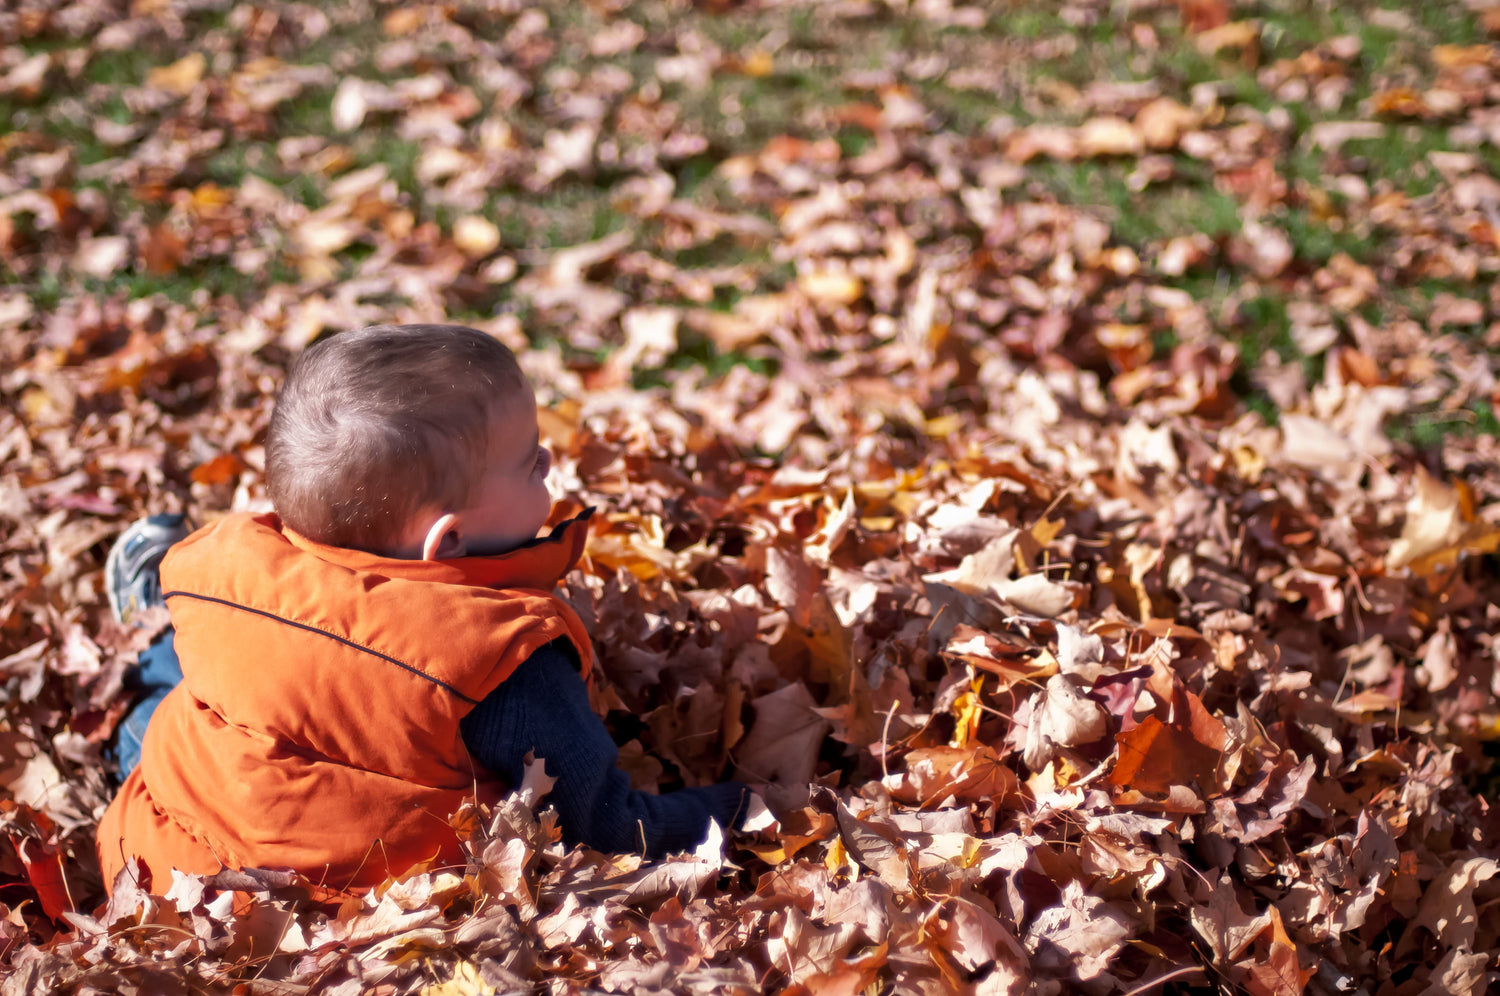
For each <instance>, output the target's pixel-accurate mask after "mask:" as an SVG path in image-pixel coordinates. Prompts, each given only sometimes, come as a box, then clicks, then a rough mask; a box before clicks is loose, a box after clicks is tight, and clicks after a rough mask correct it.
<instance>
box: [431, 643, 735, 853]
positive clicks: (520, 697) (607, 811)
mask: <svg viewBox="0 0 1500 996" xmlns="http://www.w3.org/2000/svg"><path fill="white" fill-rule="evenodd" d="M459 729H460V730H461V731H462V732H463V737H464V744H465V745H466V746H467V747H468V748H469V752H470V753H471V754H473V755H474V757H475V759H476V760H478V761H479V763H480V764H482V765H484V766H485V767H486V768H488V769H489V770H491V771H493V772H495V773H497V774H500V775H504V776H505V777H507V778H509V779H510V782H511V784H512V785H519V784H520V783H521V776H522V773H523V770H522V769H523V765H524V761H525V758H526V754H527V753H528V752H530V753H532V754H533V755H534V756H535V757H538V758H543V759H545V760H546V762H547V774H549V775H551V776H552V777H553V778H555V779H557V784H555V785H553V786H552V791H551V792H549V793H548V794H547V798H546V800H545V801H546V802H550V803H551V804H552V805H554V806H556V807H557V814H558V823H559V825H560V826H561V827H562V832H563V839H564V840H565V841H567V842H568V843H569V844H575V843H584V844H587V845H589V846H590V847H593V848H596V849H597V850H600V851H612V852H622V853H623V852H629V851H634V852H637V853H641V852H644V853H645V854H646V855H647V856H648V857H660V856H662V855H663V854H671V853H673V852H676V851H684V850H691V849H692V848H693V847H695V846H697V845H698V844H701V843H702V842H703V839H704V837H705V836H706V835H707V833H708V820H709V817H712V818H714V819H715V820H718V822H719V825H720V826H722V827H724V828H725V829H728V828H729V827H732V826H737V825H738V823H739V821H740V820H741V819H743V818H744V816H745V807H746V803H747V801H748V797H749V793H748V790H747V789H746V788H745V786H744V785H741V784H740V783H739V782H725V783H723V784H720V785H710V786H706V787H703V788H687V789H681V790H679V791H676V792H668V793H666V794H665V795H650V794H648V793H646V792H638V791H635V790H633V789H631V787H630V776H629V775H627V774H626V773H625V772H623V771H621V770H620V769H619V768H618V767H616V763H617V762H618V759H619V751H618V749H617V748H616V747H615V744H614V741H613V740H611V739H610V737H609V732H608V731H607V730H606V729H605V728H604V724H603V723H602V722H600V720H599V717H598V716H595V715H594V712H593V710H591V709H590V708H589V696H588V688H587V687H586V686H585V685H584V683H583V679H582V678H581V677H579V674H578V665H577V663H576V661H575V659H574V657H573V649H572V647H570V646H567V644H566V642H565V641H562V642H556V643H551V644H548V645H547V646H545V647H543V648H542V649H540V650H538V651H537V652H536V653H534V654H532V655H531V656H530V657H529V658H527V659H526V661H525V662H524V663H523V664H522V665H521V666H520V667H518V668H517V669H516V671H515V673H514V674H512V675H511V676H510V677H509V678H507V679H506V680H505V681H503V682H501V683H500V686H499V687H498V688H496V689H495V690H494V691H493V692H491V693H490V694H489V695H487V696H485V698H484V701H482V702H480V703H479V705H477V706H476V707H475V708H474V711H473V712H471V713H469V715H467V716H465V717H464V719H463V720H462V722H461V723H460V724H459Z"/></svg>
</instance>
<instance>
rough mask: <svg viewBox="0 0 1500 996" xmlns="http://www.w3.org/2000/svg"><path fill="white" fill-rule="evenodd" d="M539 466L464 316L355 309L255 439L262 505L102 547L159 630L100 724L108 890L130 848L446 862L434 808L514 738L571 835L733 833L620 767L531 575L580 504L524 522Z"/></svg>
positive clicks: (504, 374)
mask: <svg viewBox="0 0 1500 996" xmlns="http://www.w3.org/2000/svg"><path fill="white" fill-rule="evenodd" d="M550 465H551V454H550V453H549V452H548V451H547V450H546V449H545V448H544V447H543V446H541V445H540V439H539V436H538V430H537V417H536V399H535V395H534V394H533V392H532V389H531V386H530V384H529V383H528V382H527V380H526V378H525V375H524V374H522V372H521V370H520V367H519V366H518V365H517V363H516V359H515V357H514V355H512V353H511V352H510V350H508V349H506V348H505V347H504V346H503V345H501V344H500V343H498V342H496V341H495V340H494V339H492V338H491V337H489V336H487V335H485V334H484V333H482V332H478V331H476V330H474V329H469V328H462V327H457V326H448V325H410V326H376V327H373V328H367V329H362V330H360V331H357V332H347V333H344V334H341V335H336V336H333V337H331V338H329V339H326V340H324V341H322V342H319V343H317V344H315V345H313V346H312V347H310V348H309V349H308V350H307V352H306V353H305V354H304V355H303V356H302V358H301V359H300V361H299V362H298V363H297V364H296V365H295V366H294V368H293V369H292V371H291V373H290V374H289V375H288V378H287V381H286V384H285V386H284V387H283V389H282V391H281V394H280V396H279V397H278V398H277V401H276V408H275V411H274V413H273V415H272V418H271V425H270V429H269V432H268V435H267V439H266V490H267V492H268V493H269V495H270V498H271V502H272V504H273V506H274V507H275V510H276V511H275V514H270V515H248V514H233V515H228V516H226V517H224V518H222V519H220V520H219V521H217V522H215V523H213V524H212V525H210V526H207V527H205V528H203V529H200V530H198V531H197V532H195V533H193V534H192V535H190V536H189V535H185V534H186V532H187V530H186V528H185V527H184V526H183V522H182V519H181V518H180V517H173V516H153V517H152V518H150V519H145V520H142V521H140V522H137V523H136V524H135V525H133V526H132V527H131V528H130V529H129V530H127V531H126V533H125V534H124V535H122V536H121V538H120V540H119V541H118V542H117V543H116V544H115V548H114V549H113V550H111V553H110V558H109V563H108V565H107V572H108V583H109V593H110V599H111V604H112V605H113V606H114V608H115V611H116V613H117V614H120V615H124V614H127V613H128V612H129V611H130V609H131V607H132V606H137V607H140V606H147V605H152V604H157V605H160V604H163V603H165V604H166V606H167V608H168V610H169V611H170V614H171V620H172V628H171V629H170V630H168V632H167V633H166V634H165V635H164V637H162V638H161V639H159V640H158V641H157V643H156V644H155V645H153V646H152V647H151V648H150V649H149V650H148V651H147V652H146V653H145V654H143V655H142V665H143V666H142V671H141V678H140V680H141V682H142V683H143V684H145V685H146V686H147V688H146V691H147V695H146V697H145V698H144V700H143V701H142V702H141V703H140V704H139V705H138V706H137V707H136V708H135V710H134V711H133V712H132V714H131V715H129V716H128V717H127V719H126V722H125V723H124V724H123V726H122V729H121V767H122V771H128V772H129V774H128V777H126V778H125V782H124V785H123V786H122V787H121V789H120V794H119V796H118V797H117V798H116V799H115V800H114V801H113V802H112V803H111V804H110V806H109V809H108V810H107V811H106V813H105V815H104V819H103V821H102V822H101V823H100V825H99V836H98V843H99V856H100V861H101V864H102V866H103V870H104V874H105V881H106V882H108V883H113V881H114V879H115V876H116V875H117V874H119V872H120V871H121V870H122V869H123V868H125V867H126V864H127V861H128V859H130V858H133V857H138V858H140V859H141V860H142V861H143V862H144V865H145V868H146V870H147V872H148V873H149V875H150V877H151V880H150V882H142V883H141V884H142V885H143V886H144V887H149V888H153V889H155V890H157V891H163V890H166V889H167V888H169V887H170V886H171V882H172V876H171V871H170V869H173V868H177V869H180V870H182V871H186V872H195V873H201V874H211V873H213V872H216V871H218V870H219V869H220V868H222V867H226V866H227V867H234V868H245V867H266V866H271V867H288V866H289V867H291V868H293V869H296V870H297V871H299V872H301V873H302V874H303V875H305V876H307V877H308V878H309V879H311V880H313V881H314V882H317V883H320V884H322V885H325V886H331V887H335V888H346V889H361V888H368V887H371V886H374V885H376V884H379V883H380V882H382V881H384V880H386V879H387V878H388V877H390V876H392V875H399V874H401V873H402V872H404V871H406V870H407V869H410V868H412V867H415V866H418V865H421V864H423V863H426V862H432V861H436V862H438V863H444V864H446V863H462V862H463V860H464V856H463V852H462V850H461V848H460V841H459V838H458V836H457V835H456V833H455V831H454V830H453V829H452V828H451V827H450V826H449V820H448V818H449V817H450V816H451V815H452V814H453V813H454V812H455V811H456V810H458V808H459V807H460V805H462V804H463V803H464V802H465V801H466V800H468V799H471V798H474V797H475V796H476V795H477V796H478V798H479V799H481V800H483V801H493V800H495V799H497V798H498V797H499V795H500V794H501V792H502V791H503V790H504V789H505V787H506V785H507V783H509V784H512V785H514V784H519V782H520V779H521V775H522V768H523V762H524V759H525V758H526V756H527V754H528V753H531V754H533V755H534V756H535V757H537V758H541V759H544V760H545V762H546V768H547V772H548V774H549V775H551V776H552V777H553V778H555V779H556V784H555V785H553V787H552V789H551V791H550V793H549V795H548V801H549V802H550V803H552V804H553V805H554V806H556V808H557V811H558V816H559V823H560V825H561V828H562V832H563V838H564V840H566V841H567V842H569V843H580V842H581V843H584V844H587V845H589V846H591V847H594V848H597V849H599V850H603V851H638V852H644V853H645V854H646V855H648V856H659V855H662V854H666V853H670V852H674V851H679V850H683V849H687V848H691V847H693V846H694V845H696V844H698V843H700V842H701V841H703V840H704V838H705V836H706V835H707V831H708V825H709V820H710V819H713V820H717V821H718V822H719V824H720V825H722V826H726V827H728V826H733V825H735V824H736V821H737V820H738V819H740V818H741V817H742V816H743V813H744V811H745V808H746V802H747V799H748V792H747V790H746V789H745V787H744V786H742V785H740V784H738V783H726V784H721V785H715V786H710V787H706V788H689V789H684V790H681V791H678V792H672V793H668V794H665V795H659V796H657V795H649V794H646V793H643V792H638V791H633V790H632V789H631V787H630V780H629V778H628V776H627V775H626V774H625V773H624V772H622V771H620V770H619V769H618V768H616V766H615V765H616V760H617V756H618V755H617V751H616V748H615V744H614V743H613V741H612V740H611V739H610V737H609V735H608V732H607V731H606V730H605V728H604V725H603V723H602V722H601V721H600V720H599V718H598V717H597V716H596V715H594V713H593V712H592V711H591V710H590V708H589V701H588V690H587V686H586V682H587V681H588V679H589V675H590V669H591V668H592V666H593V652H592V648H591V645H590V642H589V636H588V633H587V632H586V631H585V629H584V627H583V624H582V623H581V621H580V620H579V618H578V616H577V615H576V614H575V613H574V612H573V610H572V609H571V608H570V607H569V606H568V605H567V603H565V602H564V601H562V599H560V598H559V597H558V596H557V595H556V594H555V593H554V587H555V586H556V584H557V582H558V581H559V579H561V578H562V576H563V575H564V574H565V573H567V572H568V571H569V570H571V569H572V567H573V566H574V564H575V563H576V562H577V560H578V558H579V556H580V555H581V553H582V551H583V545H584V540H585V536H586V533H587V529H588V522H587V520H588V517H589V515H590V512H585V513H583V514H582V515H580V516H578V517H577V518H574V519H571V520H569V521H567V522H564V523H562V524H561V525H559V526H557V527H556V528H554V529H553V530H551V532H550V534H549V535H547V536H545V537H541V538H538V537H537V533H538V531H539V530H540V529H541V528H542V526H543V525H544V524H545V523H546V521H547V517H548V514H549V511H550V509H551V500H550V498H549V496H548V492H547V487H546V484H545V478H546V476H547V471H548V468H549V466H550ZM169 547H170V551H168V548H169ZM164 555H165V556H164ZM158 569H159V571H160V576H159V578H158ZM179 661H180V669H179ZM148 719H149V721H150V722H149V726H147V723H146V721H147V720H148ZM142 732H144V737H142ZM137 758H138V759H139V763H138V764H137V763H136V760H137Z"/></svg>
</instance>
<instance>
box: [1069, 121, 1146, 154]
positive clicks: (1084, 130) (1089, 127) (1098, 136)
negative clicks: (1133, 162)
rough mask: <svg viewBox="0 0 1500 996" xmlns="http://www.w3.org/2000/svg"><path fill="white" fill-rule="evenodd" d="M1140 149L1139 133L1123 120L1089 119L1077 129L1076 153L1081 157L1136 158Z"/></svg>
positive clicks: (1141, 145) (1141, 147)
mask: <svg viewBox="0 0 1500 996" xmlns="http://www.w3.org/2000/svg"><path fill="white" fill-rule="evenodd" d="M1142 149H1143V143H1142V141H1141V136H1140V133H1139V132H1137V131H1136V130H1135V128H1133V127H1132V126H1131V124H1130V122H1129V121H1126V120H1125V119H1124V118H1117V117H1102V118H1091V119H1090V120H1088V121H1085V122H1084V123H1083V126H1082V127H1080V128H1079V129H1078V152H1079V154H1080V155H1083V156H1089V157H1095V156H1138V155H1140V154H1141V152H1142Z"/></svg>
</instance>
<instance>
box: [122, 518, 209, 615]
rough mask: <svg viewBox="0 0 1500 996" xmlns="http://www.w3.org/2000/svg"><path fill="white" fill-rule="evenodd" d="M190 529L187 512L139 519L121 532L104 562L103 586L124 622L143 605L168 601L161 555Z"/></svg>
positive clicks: (190, 530)
mask: <svg viewBox="0 0 1500 996" xmlns="http://www.w3.org/2000/svg"><path fill="white" fill-rule="evenodd" d="M190 532H192V529H191V528H190V527H189V526H188V521H187V517H186V516H183V515H177V514H174V513H163V514H161V515H149V516H147V517H146V518H144V519H137V520H136V521H135V522H133V523H131V525H130V528H128V529H126V530H125V531H124V532H123V533H121V534H120V538H119V539H117V540H115V545H114V546H112V547H110V548H109V559H108V560H106V561H105V562H104V587H105V590H106V591H107V593H108V595H109V607H110V610H111V611H112V612H114V614H115V618H116V619H118V620H119V621H120V622H124V621H125V620H126V619H128V618H129V617H130V616H131V614H132V613H134V612H137V611H139V610H141V609H146V608H150V607H151V606H154V605H165V604H166V602H165V601H164V600H163V599H162V597H161V558H162V557H163V556H165V555H166V552H167V550H168V549H169V548H170V547H171V546H172V544H173V543H176V542H177V541H178V540H180V539H183V538H184V537H186V536H187V535H188V533H190Z"/></svg>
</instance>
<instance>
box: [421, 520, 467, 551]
mask: <svg viewBox="0 0 1500 996" xmlns="http://www.w3.org/2000/svg"><path fill="white" fill-rule="evenodd" d="M467 550H468V543H467V542H465V541H464V534H463V530H461V529H460V528H459V522H458V516H457V515H454V514H453V513H452V512H445V513H444V514H443V515H440V516H438V517H437V518H436V519H435V520H433V523H432V525H431V526H430V527H428V529H427V537H426V538H425V539H423V540H422V559H423V560H451V559H452V558H454V557H462V556H463V555H464V553H465V552H467Z"/></svg>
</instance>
